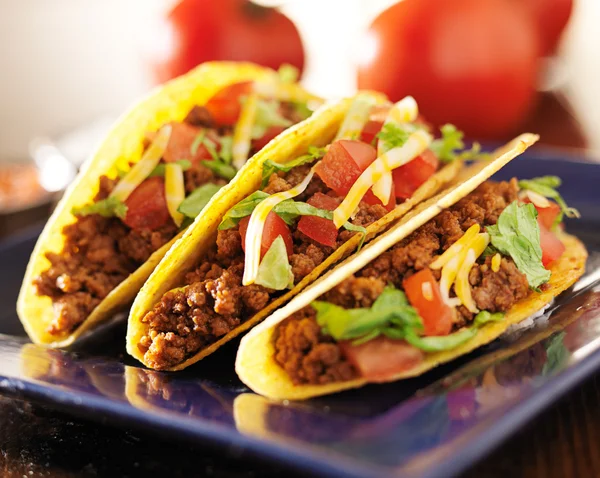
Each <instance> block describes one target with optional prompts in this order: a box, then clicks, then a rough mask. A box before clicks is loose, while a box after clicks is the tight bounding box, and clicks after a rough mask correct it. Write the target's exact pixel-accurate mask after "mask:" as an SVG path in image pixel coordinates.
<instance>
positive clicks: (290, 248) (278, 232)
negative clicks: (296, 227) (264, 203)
mask: <svg viewBox="0 0 600 478" xmlns="http://www.w3.org/2000/svg"><path fill="white" fill-rule="evenodd" d="M249 222H250V216H248V217H245V218H244V219H242V220H241V221H240V236H242V249H243V250H244V251H246V231H247V230H248V223H249ZM277 236H281V237H282V238H283V242H284V243H285V248H286V249H287V253H288V257H289V256H291V255H292V253H293V252H294V243H293V241H292V233H291V232H290V228H289V227H288V226H287V224H286V223H285V221H284V220H283V219H281V218H280V217H279V216H278V215H277V214H276V213H274V212H273V211H271V212H270V213H269V215H268V216H267V220H266V221H265V225H264V227H263V233H262V241H261V244H260V258H261V259H262V258H263V257H264V255H265V254H266V253H267V251H268V250H269V248H270V247H271V244H273V241H274V240H275V239H277Z"/></svg>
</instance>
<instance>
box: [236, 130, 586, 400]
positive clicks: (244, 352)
mask: <svg viewBox="0 0 600 478" xmlns="http://www.w3.org/2000/svg"><path fill="white" fill-rule="evenodd" d="M536 140H537V137H536V136H535V135H531V134H525V135H521V136H520V137H518V138H516V139H515V140H513V141H512V142H511V143H509V144H508V145H506V146H504V147H503V148H501V149H500V150H498V151H497V152H496V153H494V154H493V156H492V159H491V160H490V161H489V162H486V163H477V164H475V165H473V166H471V167H469V168H465V169H464V170H463V171H462V172H461V174H460V175H459V177H458V178H457V179H456V182H455V183H454V184H453V185H451V186H450V187H448V188H447V189H446V190H444V191H443V192H442V193H440V194H438V195H437V196H435V197H433V198H431V199H429V200H428V201H425V202H424V203H421V204H420V205H419V206H418V207H416V208H415V209H413V210H412V211H411V212H410V213H409V214H407V215H406V216H404V218H402V220H400V221H399V222H398V224H396V225H395V226H394V227H393V228H392V229H390V230H389V231H388V232H386V233H385V234H383V235H381V236H380V237H378V238H377V239H376V240H374V241H373V242H371V243H370V244H369V245H368V246H367V247H365V248H364V249H363V250H362V251H360V252H358V253H357V254H355V255H354V256H352V257H349V258H348V259H347V260H346V261H344V262H343V263H342V264H340V265H339V266H338V267H336V268H335V269H333V270H332V271H330V272H329V273H328V274H326V275H325V276H323V277H322V278H321V279H320V280H318V281H316V282H314V283H313V284H312V285H311V286H310V287H309V288H307V289H306V290H305V291H304V292H303V293H302V294H299V295H298V296H296V297H295V298H294V299H293V300H292V301H290V303H289V304H287V305H286V306H285V307H283V308H281V309H279V310H277V311H276V312H275V313H274V314H273V315H271V316H270V317H269V318H268V319H266V320H265V321H264V322H263V323H262V324H260V325H259V326H257V327H256V328H254V329H253V330H252V331H251V332H250V333H249V334H248V335H247V336H246V337H244V338H243V339H242V341H241V343H240V347H239V349H238V354H237V357H236V364H235V367H236V372H237V374H238V376H239V377H240V379H241V380H242V382H244V383H245V384H246V385H247V386H248V387H250V388H251V389H252V390H253V391H255V392H256V393H259V394H261V395H265V396H267V397H270V398H275V399H290V400H303V399H307V398H311V397H315V396H319V395H326V394H331V393H335V392H338V391H341V390H346V389H350V388H357V387H361V386H363V385H365V384H366V383H367V381H366V380H364V379H362V378H359V379H354V380H350V381H346V382H337V383H331V384H327V385H299V386H297V385H294V384H293V383H292V381H291V380H290V378H289V377H288V375H287V373H286V372H285V371H284V370H283V369H282V368H281V367H280V366H279V365H278V364H277V363H276V362H275V360H274V359H273V354H274V345H273V334H274V332H275V330H276V327H277V325H278V324H279V323H280V322H281V321H282V320H284V319H286V318H287V317H289V316H290V315H291V314H293V313H294V312H296V311H298V310H300V309H301V308H303V307H305V306H307V305H309V304H310V303H311V302H312V301H313V300H315V299H317V298H318V297H320V296H321V295H322V294H323V293H325V292H326V291H328V290H330V289H331V288H333V287H334V286H336V285H337V284H339V283H341V282H342V281H343V280H344V279H345V278H346V277H348V276H349V275H351V274H353V273H355V272H356V271H358V270H359V269H361V268H363V267H364V266H365V265H367V264H368V263H369V262H371V261H372V260H373V259H375V258H376V257H378V256H379V255H380V254H381V253H383V252H384V251H386V250H387V249H389V248H390V247H391V246H393V245H394V244H396V243H397V242H399V241H400V240H402V239H403V238H405V237H407V236H408V235H409V234H410V233H411V232H413V231H415V230H416V229H417V228H419V227H420V226H422V225H423V224H425V223H426V222H427V221H429V220H430V219H432V218H433V217H435V216H436V215H437V214H438V213H439V212H440V211H442V210H443V209H446V208H448V207H450V206H452V205H453V204H454V203H456V202H457V201H458V200H460V199H461V198H463V197H465V196H466V195H467V194H469V193H470V192H472V191H473V190H474V189H475V188H476V187H477V186H479V185H480V184H481V183H483V182H484V181H485V180H487V179H488V178H489V177H490V176H492V175H493V174H494V173H495V172H496V171H498V170H499V169H500V168H502V167H503V166H504V165H505V164H507V163H508V162H509V161H510V160H512V159H513V158H515V157H516V156H517V155H519V154H520V153H522V152H523V151H524V150H525V149H526V148H527V147H528V146H530V145H531V144H533V143H534V142H535V141H536ZM560 239H561V240H562V241H563V242H564V244H565V246H566V252H565V253H564V254H563V255H562V257H561V258H560V259H559V260H558V261H556V262H555V263H554V264H553V265H552V268H551V270H552V277H551V279H550V282H549V283H548V287H547V288H546V289H545V290H544V291H543V292H541V293H539V294H532V295H530V296H529V297H528V298H527V299H525V300H523V301H521V302H520V303H518V304H516V305H515V306H514V307H513V308H512V309H511V310H510V311H509V312H508V313H507V314H506V317H505V319H504V320H502V321H501V322H495V323H489V324H487V325H485V326H483V327H482V328H481V329H479V331H478V334H477V335H476V336H475V337H474V338H473V339H471V340H470V341H468V342H466V343H464V344H462V345H461V346H459V347H457V348H455V349H453V350H449V351H444V352H438V353H430V354H427V355H426V357H425V359H424V361H423V362H422V363H421V364H420V365H419V366H418V367H416V368H414V369H411V370H409V371H407V372H404V373H401V374H398V375H396V376H394V377H392V378H390V379H389V381H394V380H398V379H401V378H407V377H413V376H418V375H421V374H423V373H424V372H426V371H427V370H430V369H432V368H434V367H436V366H437V365H439V364H441V363H445V362H448V361H450V360H453V359H454V358H456V357H458V356H460V355H463V354H466V353H468V352H470V351H472V350H474V349H475V348H477V347H480V346H482V345H484V344H486V343H488V342H491V341H492V340H494V339H495V338H496V337H498V336H499V335H501V334H502V333H503V332H504V331H505V330H506V329H507V328H508V327H509V326H510V325H512V324H515V323H518V322H520V321H522V320H524V319H526V318H527V317H529V316H530V315H532V314H533V313H535V312H537V311H538V310H540V309H542V308H543V307H544V306H545V305H547V304H548V303H550V302H551V301H552V300H553V299H554V297H556V296H557V295H558V294H560V293H561V292H563V291H564V290H566V289H567V288H569V287H570V286H571V285H572V284H574V283H575V282H576V281H577V279H578V278H579V277H581V275H582V274H583V272H584V268H585V261H586V258H587V252H586V250H585V247H584V246H583V244H582V243H581V242H580V241H579V240H577V239H576V238H575V237H573V236H570V235H568V234H566V233H562V234H561V236H560Z"/></svg>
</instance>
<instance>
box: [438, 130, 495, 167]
mask: <svg viewBox="0 0 600 478" xmlns="http://www.w3.org/2000/svg"><path fill="white" fill-rule="evenodd" d="M440 132H441V133H442V137H441V138H438V139H435V140H433V142H432V143H431V146H430V149H431V151H433V152H434V153H435V155H436V156H437V157H438V159H439V160H440V161H443V162H445V163H450V162H452V161H455V160H457V159H459V160H464V161H471V160H474V159H484V158H486V157H487V155H486V154H481V145H480V144H479V143H477V142H474V143H473V145H472V146H471V149H469V150H464V149H465V143H464V141H463V137H464V133H463V132H462V131H460V130H459V129H457V128H456V126H454V125H453V124H445V125H444V126H442V127H441V128H440ZM463 150H464V151H463Z"/></svg>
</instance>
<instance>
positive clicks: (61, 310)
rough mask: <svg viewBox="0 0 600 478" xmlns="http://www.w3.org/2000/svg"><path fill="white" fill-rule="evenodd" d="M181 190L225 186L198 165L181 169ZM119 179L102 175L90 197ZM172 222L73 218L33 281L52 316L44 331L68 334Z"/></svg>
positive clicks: (161, 240) (167, 233)
mask: <svg viewBox="0 0 600 478" xmlns="http://www.w3.org/2000/svg"><path fill="white" fill-rule="evenodd" d="M184 178H185V187H186V192H187V193H190V192H192V191H193V190H194V189H196V188H198V187H199V186H201V185H203V184H206V183H209V182H211V183H215V184H225V183H226V181H225V180H223V179H221V178H218V177H215V175H214V173H213V172H212V171H211V170H210V169H208V168H207V167H205V166H203V165H202V164H196V165H193V166H192V167H191V168H190V169H188V170H187V171H185V173H184ZM117 182H118V179H110V178H108V177H107V176H101V177H100V180H99V183H100V184H99V191H98V194H97V195H96V197H95V198H94V201H100V200H102V199H106V198H107V197H108V196H109V194H110V193H111V191H112V190H113V188H114V187H115V186H116V184H117ZM177 230H178V229H177V227H176V226H175V224H173V223H172V222H169V223H168V224H166V225H164V226H162V227H160V228H158V229H156V230H151V229H148V228H142V229H132V228H130V227H128V226H127V225H126V224H124V223H123V222H122V221H121V220H120V219H118V218H114V217H110V218H106V217H102V216H100V215H97V214H94V215H89V216H83V217H78V218H77V219H76V221H75V222H74V223H72V224H69V225H67V226H65V227H64V228H63V231H62V232H63V235H64V238H65V244H64V246H63V249H62V251H61V252H60V253H55V252H49V253H47V254H46V257H47V259H48V260H49V261H50V264H51V265H50V268H48V269H47V270H45V271H44V272H42V273H41V274H40V275H39V276H38V277H36V278H35V279H34V285H35V286H36V288H37V293H38V294H39V295H44V296H49V297H50V298H51V299H52V301H53V305H54V320H53V321H52V322H51V323H50V325H49V326H48V329H47V330H48V332H49V333H51V334H54V335H61V334H65V333H69V332H72V331H73V330H75V328H77V326H78V325H80V324H81V323H82V322H83V321H84V320H85V318H86V317H87V316H88V315H89V314H90V313H91V312H92V310H93V309H94V308H95V307H96V306H97V305H98V304H99V303H100V302H101V301H102V299H104V298H105V297H106V296H107V295H108V294H109V293H110V292H111V291H112V290H113V289H114V288H115V287H116V286H117V285H119V284H120V283H121V282H122V281H123V280H125V279H126V278H127V277H128V276H129V274H131V273H132V272H133V271H135V270H136V269H137V268H138V267H139V266H140V265H142V264H143V263H144V262H145V261H146V260H147V259H148V258H149V257H150V256H151V255H152V253H153V252H155V251H156V250H158V249H160V248H161V247H162V246H163V245H164V244H166V243H167V242H169V241H170V240H171V239H172V238H173V237H174V236H175V235H176V234H177Z"/></svg>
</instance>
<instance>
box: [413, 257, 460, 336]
mask: <svg viewBox="0 0 600 478" xmlns="http://www.w3.org/2000/svg"><path fill="white" fill-rule="evenodd" d="M425 284H431V286H430V287H431V296H430V297H429V296H427V295H426V294H425V292H424V291H423V287H424V285H425ZM402 287H403V288H404V292H406V297H407V298H408V301H409V302H410V305H412V306H413V307H414V308H415V309H417V312H418V313H419V316H420V317H421V319H423V326H424V331H423V332H424V335H426V336H430V335H448V334H449V333H450V331H451V330H452V309H451V308H450V306H449V305H448V304H446V303H445V302H444V300H443V299H442V294H441V292H440V286H439V285H438V283H437V281H436V280H435V277H433V273H432V272H431V270H430V269H423V270H420V271H419V272H417V273H416V274H413V275H412V276H410V277H409V278H408V279H404V281H402Z"/></svg>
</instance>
